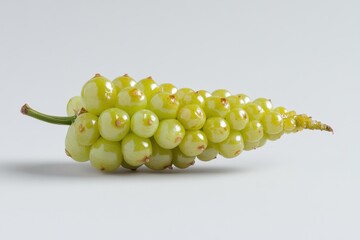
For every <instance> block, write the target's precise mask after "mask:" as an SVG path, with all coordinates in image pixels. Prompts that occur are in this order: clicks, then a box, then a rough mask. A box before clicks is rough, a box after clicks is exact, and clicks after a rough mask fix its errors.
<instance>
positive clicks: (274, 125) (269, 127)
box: [261, 111, 284, 134]
mask: <svg viewBox="0 0 360 240" xmlns="http://www.w3.org/2000/svg"><path fill="white" fill-rule="evenodd" d="M261 123H262V125H263V127H264V132H265V133H267V134H277V133H280V132H282V131H283V130H284V122H283V118H282V117H281V114H280V113H277V112H272V111H271V112H267V113H265V115H264V117H263V118H262V120H261Z"/></svg>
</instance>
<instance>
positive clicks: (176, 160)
mask: <svg viewBox="0 0 360 240" xmlns="http://www.w3.org/2000/svg"><path fill="white" fill-rule="evenodd" d="M172 155H173V159H172V164H174V166H175V167H177V168H181V169H184V168H188V167H190V166H192V165H194V164H195V157H189V156H186V155H184V154H183V153H182V152H181V151H180V149H179V148H178V147H177V148H174V149H173V150H172Z"/></svg>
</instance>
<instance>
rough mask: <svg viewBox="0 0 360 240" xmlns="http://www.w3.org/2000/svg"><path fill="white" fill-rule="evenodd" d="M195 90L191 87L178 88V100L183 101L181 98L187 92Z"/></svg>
mask: <svg viewBox="0 0 360 240" xmlns="http://www.w3.org/2000/svg"><path fill="white" fill-rule="evenodd" d="M192 92H194V90H192V89H191V88H180V89H178V90H177V92H176V94H175V96H176V99H177V100H178V101H181V99H182V98H183V97H184V95H185V94H188V93H192Z"/></svg>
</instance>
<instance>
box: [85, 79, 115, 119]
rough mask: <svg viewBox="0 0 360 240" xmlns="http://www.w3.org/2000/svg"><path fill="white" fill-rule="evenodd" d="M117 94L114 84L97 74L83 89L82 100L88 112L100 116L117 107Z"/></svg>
mask: <svg viewBox="0 0 360 240" xmlns="http://www.w3.org/2000/svg"><path fill="white" fill-rule="evenodd" d="M116 94H117V92H116V89H115V87H114V85H113V84H112V82H111V81H110V80H109V79H107V78H105V77H103V76H101V75H100V74H96V75H95V76H94V77H93V78H92V79H90V80H89V81H88V82H86V83H85V84H84V86H83V87H82V90H81V99H82V103H83V104H84V107H85V109H86V110H87V111H88V112H90V113H93V114H95V115H99V114H100V113H102V112H103V111H104V110H106V109H108V108H111V107H113V106H114V105H115V102H116Z"/></svg>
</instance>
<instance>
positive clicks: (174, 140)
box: [154, 119, 185, 149]
mask: <svg viewBox="0 0 360 240" xmlns="http://www.w3.org/2000/svg"><path fill="white" fill-rule="evenodd" d="M184 136H185V128H184V126H183V125H182V124H181V123H180V122H179V121H178V120H176V119H165V120H162V121H160V124H159V127H158V129H157V130H156V132H155V135H154V138H155V141H156V142H157V144H159V146H160V147H162V148H165V149H173V148H175V147H176V146H178V145H179V144H180V142H181V141H182V140H183V138H184Z"/></svg>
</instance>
